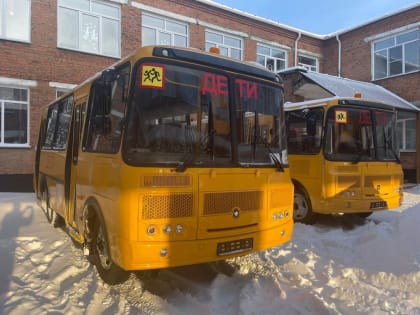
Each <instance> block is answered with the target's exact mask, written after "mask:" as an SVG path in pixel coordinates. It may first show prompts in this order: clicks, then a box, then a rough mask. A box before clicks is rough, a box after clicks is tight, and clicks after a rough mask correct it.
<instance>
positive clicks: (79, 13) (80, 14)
mask: <svg viewBox="0 0 420 315" xmlns="http://www.w3.org/2000/svg"><path fill="white" fill-rule="evenodd" d="M62 1H63V0H58V1H57V47H58V48H62V49H68V50H73V51H77V52H81V53H87V54H93V55H99V56H106V57H112V58H118V59H119V58H121V29H122V26H121V20H122V14H121V6H120V5H118V4H116V3H115V4H114V3H109V2H105V1H101V0H87V1H89V10H88V11H87V10H84V9H80V8H77V7H72V6H68V5H66V4H62ZM92 3H99V4H101V5H104V6H107V7H112V8H116V9H117V10H118V18H115V17H113V16H110V15H105V14H103V13H98V12H94V11H93V10H92ZM60 9H66V10H72V11H75V12H76V13H77V16H78V19H77V23H78V27H77V36H76V37H77V47H76V48H75V47H69V46H66V45H65V44H63V43H60V40H61V38H60V33H61V30H62V29H63V28H65V26H63V25H62V24H63V23H60ZM84 16H85V17H94V18H97V19H98V34H97V35H98V40H97V44H98V50H97V51H92V50H89V49H83V48H82V47H81V46H82V41H81V34H82V31H83V20H82V17H84ZM104 19H106V20H112V21H115V22H117V28H118V29H117V37H118V38H117V43H116V46H117V50H116V53H115V54H110V53H106V52H104V51H103V49H104V46H103V28H104Z"/></svg>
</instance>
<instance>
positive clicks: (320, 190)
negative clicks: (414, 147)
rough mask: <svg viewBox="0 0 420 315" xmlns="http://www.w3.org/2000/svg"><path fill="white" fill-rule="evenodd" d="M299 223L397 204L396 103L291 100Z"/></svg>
mask: <svg viewBox="0 0 420 315" xmlns="http://www.w3.org/2000/svg"><path fill="white" fill-rule="evenodd" d="M285 110H286V115H287V129H288V149H289V163H290V173H291V176H292V180H293V183H294V186H295V192H294V219H295V222H303V223H314V222H315V220H316V217H317V214H334V213H357V214H359V215H360V216H363V217H366V216H368V215H370V214H371V213H372V212H373V211H377V210H384V209H392V208H396V207H398V206H400V204H401V202H402V185H403V172H402V167H401V163H400V161H399V152H398V146H397V143H396V112H395V110H394V109H393V108H392V106H390V105H388V104H385V103H382V102H379V101H376V100H368V99H362V98H338V97H334V98H329V99H321V100H314V101H305V102H300V103H286V104H285Z"/></svg>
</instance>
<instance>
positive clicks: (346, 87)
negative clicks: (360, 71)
mask: <svg viewBox="0 0 420 315" xmlns="http://www.w3.org/2000/svg"><path fill="white" fill-rule="evenodd" d="M300 72H301V74H302V75H303V76H305V77H306V78H308V79H309V80H311V81H313V82H314V83H316V84H318V85H319V86H321V87H322V88H324V89H325V90H327V91H329V92H330V93H331V94H332V95H335V96H338V97H353V96H354V94H355V93H361V94H362V97H363V98H369V99H375V100H379V101H382V102H384V103H388V104H390V105H392V106H394V107H395V108H397V109H403V110H409V111H419V110H420V109H419V108H417V107H416V106H415V105H413V104H411V103H410V102H408V101H406V100H404V99H403V98H401V97H399V96H398V95H396V94H394V93H392V92H391V91H389V90H387V89H385V88H384V87H382V86H380V85H377V84H374V83H369V82H362V81H356V80H351V79H346V78H340V77H336V76H332V75H329V74H325V73H319V72H312V71H300Z"/></svg>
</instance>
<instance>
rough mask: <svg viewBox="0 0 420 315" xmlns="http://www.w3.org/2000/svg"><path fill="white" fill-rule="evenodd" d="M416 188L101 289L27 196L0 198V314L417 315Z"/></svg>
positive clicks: (419, 205) (419, 209)
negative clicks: (361, 209)
mask: <svg viewBox="0 0 420 315" xmlns="http://www.w3.org/2000/svg"><path fill="white" fill-rule="evenodd" d="M419 226H420V186H419V185H417V186H413V187H406V188H405V189H404V198H403V203H402V205H401V206H400V207H399V208H397V209H395V210H392V211H386V210H385V211H378V212H376V213H374V214H372V215H371V216H370V217H368V218H367V219H362V218H359V217H357V216H322V217H321V218H320V219H319V220H318V221H317V223H316V224H315V225H304V224H300V223H296V224H295V227H294V232H293V237H292V240H291V241H290V242H287V243H286V244H283V245H281V246H277V247H273V248H271V249H268V250H265V251H261V252H258V253H253V254H248V255H245V256H242V257H237V258H233V259H227V260H226V261H224V262H223V263H221V264H218V265H214V264H199V265H193V266H185V267H178V268H169V269H162V270H159V271H157V272H155V273H150V272H147V271H143V272H136V273H132V274H131V276H130V277H129V279H128V280H127V281H125V282H124V283H122V284H119V285H114V286H109V285H107V284H105V283H104V282H103V281H102V280H101V279H100V277H99V276H98V273H97V271H96V269H95V268H94V267H93V266H92V265H90V264H89V262H88V261H87V259H86V257H84V256H83V250H82V248H81V247H80V246H76V245H75V243H73V242H72V241H71V240H70V237H69V235H68V234H67V233H66V231H65V230H64V229H60V228H54V227H53V226H52V225H51V224H49V223H48V222H47V219H46V217H45V215H44V213H43V211H42V210H41V209H40V207H39V206H38V204H37V200H36V198H35V194H34V193H1V192H0V314H2V315H3V314H4V315H27V314H35V315H38V314H50V315H53V314H54V315H60V314H63V315H64V314H65V315H79V314H88V315H96V314H98V315H99V314H100V315H131V314H139V315H196V314H200V315H219V314H225V315H259V314H265V315H283V314H285V315H349V314H353V315H356V314H357V315H390V314H398V315H399V314H401V315H402V314H404V315H419V314H420V296H419V292H420V242H419V240H420V229H419Z"/></svg>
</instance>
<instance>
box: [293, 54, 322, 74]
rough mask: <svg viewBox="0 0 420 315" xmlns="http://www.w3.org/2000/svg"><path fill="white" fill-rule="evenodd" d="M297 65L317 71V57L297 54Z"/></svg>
mask: <svg viewBox="0 0 420 315" xmlns="http://www.w3.org/2000/svg"><path fill="white" fill-rule="evenodd" d="M298 66H301V67H304V68H306V69H308V70H310V71H316V72H318V71H319V67H318V58H315V57H311V56H307V55H299V56H298Z"/></svg>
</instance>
